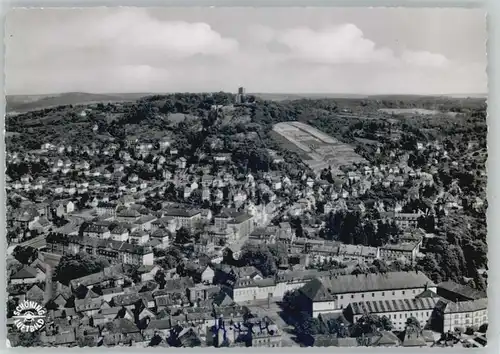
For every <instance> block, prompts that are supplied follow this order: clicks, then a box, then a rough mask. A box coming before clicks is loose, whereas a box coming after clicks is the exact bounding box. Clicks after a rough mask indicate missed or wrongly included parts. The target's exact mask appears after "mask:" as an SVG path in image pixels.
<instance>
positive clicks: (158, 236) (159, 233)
mask: <svg viewBox="0 0 500 354" xmlns="http://www.w3.org/2000/svg"><path fill="white" fill-rule="evenodd" d="M151 240H158V241H159V242H160V245H161V246H159V245H158V246H157V248H167V247H168V246H169V244H170V232H169V231H168V230H165V229H157V230H155V231H154V232H153V233H152V234H151Z"/></svg>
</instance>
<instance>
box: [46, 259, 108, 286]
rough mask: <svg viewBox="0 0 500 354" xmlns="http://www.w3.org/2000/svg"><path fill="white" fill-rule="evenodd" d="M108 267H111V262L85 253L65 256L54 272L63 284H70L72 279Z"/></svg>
mask: <svg viewBox="0 0 500 354" xmlns="http://www.w3.org/2000/svg"><path fill="white" fill-rule="evenodd" d="M106 267H109V262H108V261H107V260H106V259H103V258H97V257H93V256H90V255H88V254H85V253H78V254H76V255H64V256H63V257H62V258H61V260H60V261H59V264H58V265H57V267H56V269H55V271H54V276H55V279H56V280H58V281H60V282H61V283H63V284H68V283H69V282H70V280H72V279H77V278H81V277H83V276H86V275H89V274H94V273H97V272H100V271H102V270H103V269H104V268H106Z"/></svg>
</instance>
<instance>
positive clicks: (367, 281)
mask: <svg viewBox="0 0 500 354" xmlns="http://www.w3.org/2000/svg"><path fill="white" fill-rule="evenodd" d="M425 290H431V291H433V292H436V285H435V284H434V283H433V282H432V281H431V280H430V279H429V278H428V277H427V276H426V275H425V274H423V273H422V272H389V273H384V274H357V275H351V274H350V275H339V276H329V277H322V278H315V279H313V280H311V281H310V282H308V283H307V284H306V285H305V286H304V287H303V288H301V289H300V291H301V293H302V294H303V296H304V307H305V308H304V310H306V311H308V312H309V313H311V314H312V316H313V317H317V316H318V315H319V314H320V313H329V312H340V311H343V310H344V309H346V308H347V306H349V304H350V303H353V302H360V301H385V300H391V301H392V300H400V299H413V298H415V297H416V296H417V295H419V294H420V293H422V292H423V291H425Z"/></svg>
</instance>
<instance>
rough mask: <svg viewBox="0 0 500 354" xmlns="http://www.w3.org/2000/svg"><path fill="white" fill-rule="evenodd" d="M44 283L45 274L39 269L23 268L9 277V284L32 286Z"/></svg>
mask: <svg viewBox="0 0 500 354" xmlns="http://www.w3.org/2000/svg"><path fill="white" fill-rule="evenodd" d="M44 281H45V272H44V271H43V270H42V269H40V268H38V267H37V268H33V267H30V266H24V267H23V268H21V269H20V270H19V271H18V272H16V273H14V274H13V275H11V276H10V283H11V284H34V283H41V282H44Z"/></svg>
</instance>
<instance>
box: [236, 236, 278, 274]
mask: <svg viewBox="0 0 500 354" xmlns="http://www.w3.org/2000/svg"><path fill="white" fill-rule="evenodd" d="M240 263H241V264H242V265H245V266H254V267H255V268H257V269H258V270H259V271H260V272H261V273H262V275H264V276H265V277H267V276H270V275H274V274H276V272H277V271H278V268H277V266H276V260H275V258H274V256H273V254H272V253H271V251H270V250H269V248H268V246H267V245H263V244H259V245H255V244H245V245H243V247H242V249H241V255H240Z"/></svg>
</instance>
